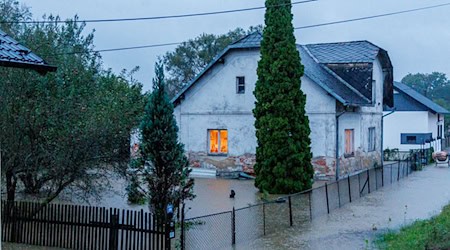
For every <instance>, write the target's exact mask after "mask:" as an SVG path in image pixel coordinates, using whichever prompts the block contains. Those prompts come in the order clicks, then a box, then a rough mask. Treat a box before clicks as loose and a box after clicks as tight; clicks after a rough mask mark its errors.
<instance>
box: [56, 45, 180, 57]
mask: <svg viewBox="0 0 450 250" xmlns="http://www.w3.org/2000/svg"><path fill="white" fill-rule="evenodd" d="M178 44H181V42H174V43H159V44H150V45H141V46H132V47H121V48H111V49H99V50H84V51H73V52H63V53H55V54H49V55H47V56H55V55H73V54H86V53H98V52H112V51H121V50H133V49H145V48H155V47H165V46H172V45H178Z"/></svg>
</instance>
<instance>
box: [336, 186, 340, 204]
mask: <svg viewBox="0 0 450 250" xmlns="http://www.w3.org/2000/svg"><path fill="white" fill-rule="evenodd" d="M336 185H337V191H338V205H339V208H340V207H341V191H340V190H339V180H338V181H336Z"/></svg>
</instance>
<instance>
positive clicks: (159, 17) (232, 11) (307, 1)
mask: <svg viewBox="0 0 450 250" xmlns="http://www.w3.org/2000/svg"><path fill="white" fill-rule="evenodd" d="M316 1H318V0H303V1H297V2H292V3H290V4H277V5H271V6H267V8H275V7H282V6H286V5H296V4H303V3H309V2H316ZM265 8H266V7H265V6H260V7H250V8H243V9H232V10H220V11H211V12H200V13H190V14H179V15H168V16H151V17H131V18H111V19H86V20H74V21H75V22H84V23H106V22H130V21H145V20H159V19H172V18H186V17H195V16H210V15H218V14H228V13H236V12H244V11H252V10H261V9H265ZM65 22H66V21H63V20H53V21H50V20H44V21H0V23H20V24H32V23H42V24H44V23H65Z"/></svg>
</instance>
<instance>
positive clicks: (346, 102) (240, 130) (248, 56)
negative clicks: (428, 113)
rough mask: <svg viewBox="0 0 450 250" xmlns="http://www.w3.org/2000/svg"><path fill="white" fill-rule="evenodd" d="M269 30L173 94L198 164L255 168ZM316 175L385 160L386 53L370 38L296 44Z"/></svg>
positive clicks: (343, 171)
mask: <svg viewBox="0 0 450 250" xmlns="http://www.w3.org/2000/svg"><path fill="white" fill-rule="evenodd" d="M261 39H262V36H261V34H259V33H253V34H251V35H249V36H246V37H244V38H243V39H241V40H239V41H237V42H235V43H233V44H231V45H230V46H228V47H227V48H226V49H225V50H224V51H223V52H222V53H221V54H220V55H218V56H217V57H216V58H215V60H214V61H213V62H211V63H210V64H209V65H208V66H207V67H206V68H205V69H204V70H203V71H202V72H201V73H200V74H199V75H198V76H197V77H196V78H195V79H193V80H192V81H191V82H190V83H189V84H188V85H187V86H186V88H184V90H183V91H181V92H180V93H179V94H178V95H177V96H176V97H174V99H173V100H172V101H173V103H174V106H175V116H176V119H177V123H178V126H179V139H180V140H181V142H182V143H183V144H184V147H185V150H186V152H187V153H188V154H189V158H190V160H191V165H193V166H198V167H207V168H230V169H235V168H243V170H244V171H249V172H251V170H252V166H253V164H254V161H255V152H256V146H257V142H256V136H255V127H254V122H255V118H254V117H253V113H252V110H253V108H254V105H255V97H254V94H253V91H254V88H255V83H256V81H257V74H256V69H257V66H258V61H259V59H260V51H259V49H260V42H261ZM297 48H298V51H299V53H300V57H301V61H302V64H303V65H304V76H303V77H302V79H301V80H302V83H301V89H302V91H303V92H304V93H305V94H306V113H307V115H308V117H309V122H310V128H311V135H310V138H311V149H312V154H313V162H312V163H313V166H314V168H315V171H316V174H321V175H327V176H334V175H335V169H336V158H338V159H339V160H340V161H339V162H338V164H339V168H340V175H344V174H346V173H349V172H352V171H355V170H359V169H363V168H368V167H373V165H374V164H376V163H377V164H379V163H380V162H381V152H382V149H381V117H382V114H383V105H388V106H392V79H393V78H392V65H391V61H390V59H389V56H388V54H387V52H386V51H385V50H383V49H381V48H379V47H377V46H376V45H374V44H372V43H370V42H367V41H355V42H343V43H325V44H309V45H297Z"/></svg>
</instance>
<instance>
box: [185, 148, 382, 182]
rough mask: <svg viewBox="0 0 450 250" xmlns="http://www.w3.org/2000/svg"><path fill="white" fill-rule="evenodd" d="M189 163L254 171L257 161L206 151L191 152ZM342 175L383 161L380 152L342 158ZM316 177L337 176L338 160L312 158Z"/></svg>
mask: <svg viewBox="0 0 450 250" xmlns="http://www.w3.org/2000/svg"><path fill="white" fill-rule="evenodd" d="M188 157H189V163H190V166H191V167H200V168H210V169H217V170H219V171H226V170H229V171H244V172H246V173H251V174H253V173H254V170H253V167H254V165H255V162H256V156H255V155H254V154H244V155H239V156H212V155H208V154H207V153H206V152H189V153H188ZM339 160H340V171H339V172H340V176H344V175H347V174H350V173H352V172H355V171H358V170H362V169H367V168H371V167H373V166H374V165H375V164H380V163H381V156H380V153H379V152H369V153H367V152H363V151H356V152H355V156H354V157H349V158H344V157H341V158H340V159H339ZM311 163H312V165H313V167H314V177H315V178H316V179H332V178H334V177H335V176H336V161H335V159H334V158H332V157H325V156H319V157H314V158H313V159H312V162H311Z"/></svg>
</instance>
